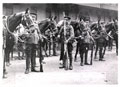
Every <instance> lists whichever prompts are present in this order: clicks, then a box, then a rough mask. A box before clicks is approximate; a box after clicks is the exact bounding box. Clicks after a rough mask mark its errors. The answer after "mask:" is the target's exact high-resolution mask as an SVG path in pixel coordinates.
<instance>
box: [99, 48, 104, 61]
mask: <svg viewBox="0 0 120 87" xmlns="http://www.w3.org/2000/svg"><path fill="white" fill-rule="evenodd" d="M102 51H103V47H102V46H100V49H99V61H102V60H103V53H102Z"/></svg>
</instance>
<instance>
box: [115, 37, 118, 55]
mask: <svg viewBox="0 0 120 87" xmlns="http://www.w3.org/2000/svg"><path fill="white" fill-rule="evenodd" d="M115 43H116V55H118V38H116V39H115Z"/></svg>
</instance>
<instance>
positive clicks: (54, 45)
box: [53, 40, 57, 56]
mask: <svg viewBox="0 0 120 87" xmlns="http://www.w3.org/2000/svg"><path fill="white" fill-rule="evenodd" d="M53 56H57V54H56V41H55V40H54V41H53Z"/></svg>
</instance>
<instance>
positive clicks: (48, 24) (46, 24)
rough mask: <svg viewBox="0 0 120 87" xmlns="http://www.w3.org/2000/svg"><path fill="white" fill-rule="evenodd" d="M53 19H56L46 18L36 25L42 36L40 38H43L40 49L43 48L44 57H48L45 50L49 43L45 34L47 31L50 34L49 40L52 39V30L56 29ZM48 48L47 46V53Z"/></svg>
mask: <svg viewBox="0 0 120 87" xmlns="http://www.w3.org/2000/svg"><path fill="white" fill-rule="evenodd" d="M55 19H56V17H54V18H53V17H50V18H46V19H45V20H43V21H40V22H39V23H38V27H39V29H40V31H41V34H42V37H43V42H42V43H41V45H42V48H43V50H44V52H45V55H46V56H48V54H47V48H48V43H49V42H50V40H49V38H48V37H47V36H46V35H45V32H46V31H47V30H49V31H50V32H51V34H52V37H51V39H52V38H53V36H54V33H55V32H54V30H55V29H56V22H55ZM49 45H50V46H51V44H49ZM50 46H49V51H51V49H50Z"/></svg>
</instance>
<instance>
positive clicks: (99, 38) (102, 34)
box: [90, 23, 107, 61]
mask: <svg viewBox="0 0 120 87" xmlns="http://www.w3.org/2000/svg"><path fill="white" fill-rule="evenodd" d="M90 28H91V31H92V36H93V38H94V39H95V42H96V49H95V56H94V59H96V56H97V51H98V49H100V50H99V60H100V61H104V60H103V58H104V55H105V51H106V46H107V33H106V31H105V30H103V28H102V26H101V25H99V26H98V23H94V24H92V25H91V27H90Z"/></svg>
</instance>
